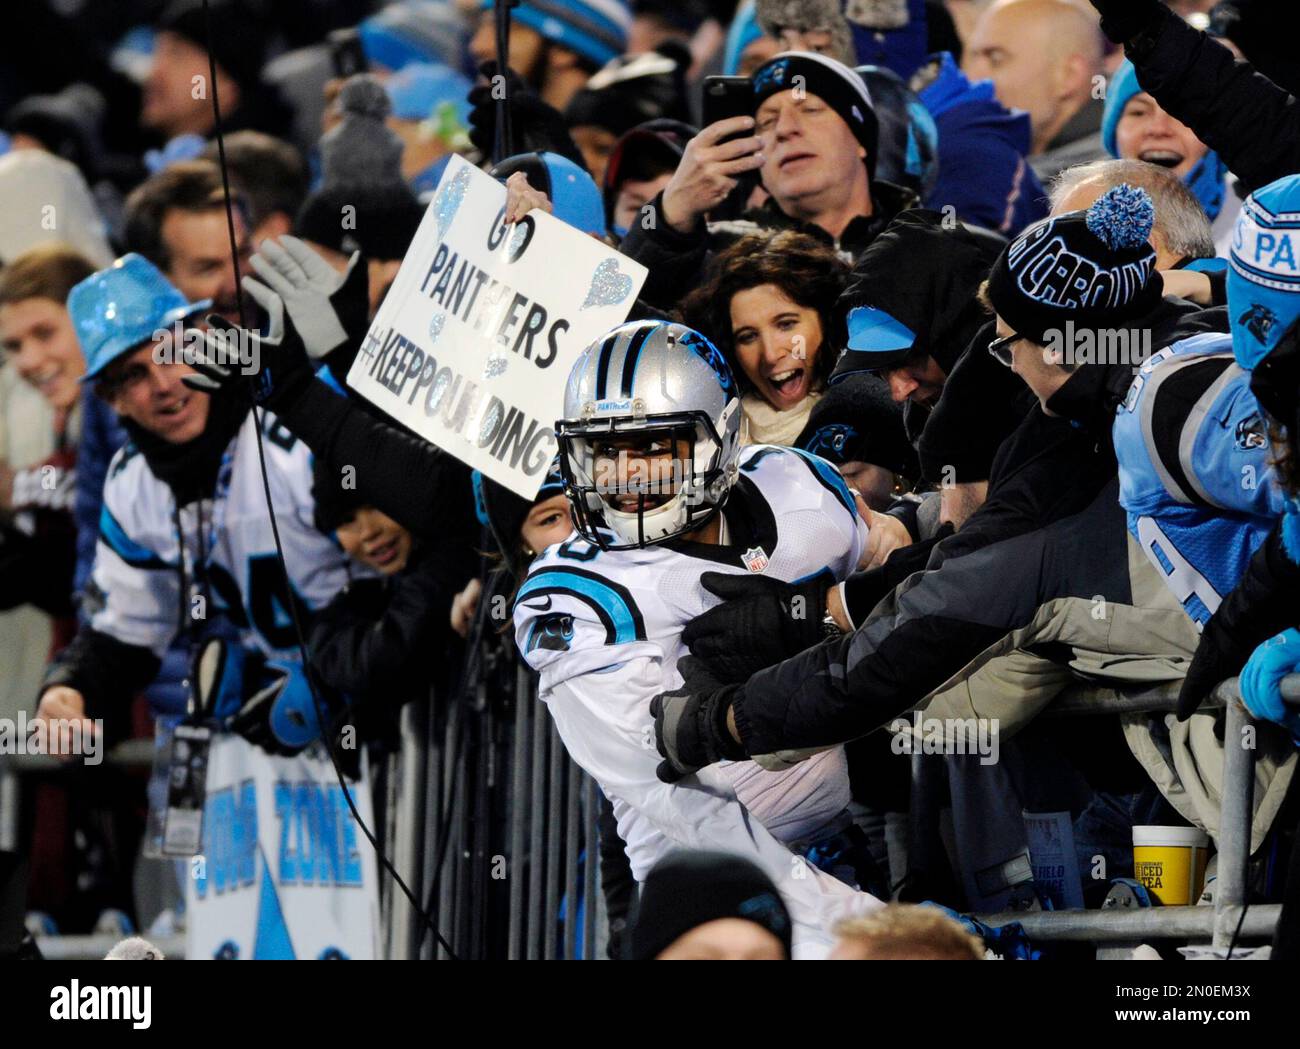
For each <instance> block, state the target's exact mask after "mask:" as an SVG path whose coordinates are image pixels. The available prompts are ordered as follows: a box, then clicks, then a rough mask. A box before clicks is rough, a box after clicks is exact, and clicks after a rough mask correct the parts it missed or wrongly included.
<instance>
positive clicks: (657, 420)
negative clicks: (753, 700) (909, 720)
mask: <svg viewBox="0 0 1300 1049" xmlns="http://www.w3.org/2000/svg"><path fill="white" fill-rule="evenodd" d="M739 426H740V401H739V399H738V398H737V392H736V384H735V381H734V379H733V378H732V375H731V372H730V370H729V369H728V367H727V364H726V363H725V361H724V360H723V358H722V355H721V354H720V353H719V352H718V350H717V349H716V347H714V346H713V344H712V343H710V342H709V341H708V340H707V339H706V338H704V336H702V335H700V334H699V333H698V332H696V331H693V330H692V329H690V328H687V327H685V326H683V325H680V324H673V323H668V322H664V321H639V322H632V323H628V324H624V325H622V326H621V327H618V328H615V329H614V330H613V331H611V332H609V333H608V334H607V335H605V336H604V337H602V338H601V339H600V340H598V341H597V342H595V343H593V344H592V345H591V346H589V347H587V349H586V350H584V351H583V353H582V354H581V356H580V357H579V358H578V360H577V362H576V363H575V365H574V367H573V370H572V372H571V373H570V376H569V383H568V386H567V389H566V392H565V404H564V418H563V419H562V420H560V421H559V422H558V423H557V425H556V437H557V440H558V442H559V452H560V465H561V470H562V474H563V478H564V487H565V492H566V494H567V496H568V498H569V500H570V503H571V505H572V508H573V514H574V526H575V534H574V535H572V536H571V537H570V538H569V539H568V540H567V541H565V542H563V543H560V544H558V545H556V546H553V547H551V548H549V549H548V550H547V551H546V552H545V553H544V554H543V555H542V556H541V557H539V558H538V559H537V560H536V561H535V562H533V564H532V566H531V568H530V571H529V573H528V576H527V578H526V579H525V580H524V582H523V584H522V585H521V586H520V588H519V592H518V595H517V598H516V602H515V609H514V625H515V636H516V640H517V642H518V644H519V648H520V651H521V652H523V654H524V657H525V658H526V659H527V661H528V662H529V664H530V665H531V666H532V667H533V668H534V669H535V670H537V671H538V672H539V673H540V675H541V683H540V696H541V698H542V700H543V701H544V702H545V703H546V704H547V706H548V708H549V709H550V712H551V715H552V717H554V719H555V723H556V726H557V728H558V730H559V733H560V736H561V738H562V739H563V741H564V744H565V746H566V748H567V749H568V751H569V753H570V754H571V755H572V757H573V759H574V760H575V761H576V762H577V763H578V764H579V765H581V766H582V767H583V768H584V769H585V770H586V771H587V772H588V773H589V774H590V775H591V776H592V777H593V778H595V779H596V781H597V782H598V783H599V784H600V787H601V789H602V790H603V791H604V792H605V794H606V795H607V796H608V797H609V798H610V800H611V801H612V803H613V806H614V813H615V816H616V818H617V821H618V829H619V835H620V837H622V838H623V840H624V841H626V842H627V846H628V855H629V858H630V860H631V862H632V869H633V873H634V875H635V876H636V877H637V879H638V880H641V879H643V878H644V877H645V875H646V873H647V872H648V871H649V870H650V868H651V867H652V866H653V865H654V863H655V862H656V861H657V860H659V859H660V858H662V857H663V856H664V855H665V854H667V853H668V852H670V851H673V850H674V849H682V848H685V849H715V850H716V849H722V850H726V851H730V852H734V853H738V854H741V855H745V856H748V857H749V858H751V859H753V860H755V861H756V862H758V863H759V864H761V865H762V866H763V868H764V869H765V870H766V871H767V873H768V874H769V875H770V876H771V877H772V878H773V879H774V880H775V881H776V883H777V885H778V886H779V887H780V889H781V892H782V894H783V895H784V897H785V899H786V901H787V903H788V905H789V907H790V912H791V915H792V917H793V922H794V943H795V953H796V957H800V956H804V957H808V956H818V955H823V954H825V953H826V952H827V950H828V949H829V946H830V943H831V941H832V939H833V937H831V935H830V934H829V931H828V930H829V929H830V927H831V925H832V924H833V922H834V919H835V918H837V917H839V916H842V915H844V914H845V913H851V912H853V911H860V910H865V909H869V908H872V907H874V906H878V905H879V901H878V900H876V899H875V897H873V896H870V895H868V894H866V893H863V892H858V891H856V890H854V889H853V888H851V887H850V886H849V885H847V884H845V883H844V882H842V881H839V880H837V879H836V878H834V877H831V876H829V875H828V874H825V873H823V871H821V870H819V869H817V867H815V866H813V865H812V864H810V863H808V862H806V861H805V860H804V859H803V858H802V857H801V856H798V855H796V854H795V853H794V852H792V851H791V848H790V847H794V848H796V849H798V850H799V851H801V852H805V853H808V852H811V851H812V850H814V849H817V850H819V853H818V854H820V855H825V853H826V852H827V851H831V852H834V851H836V849H837V848H838V847H840V846H842V845H844V844H846V843H847V842H848V841H849V840H850V839H851V834H850V832H849V830H848V828H849V826H850V824H849V821H848V819H847V815H846V813H845V808H846V806H847V804H848V802H849V783H848V776H847V769H846V764H845V759H844V754H843V751H842V749H841V748H838V747H836V748H833V749H830V750H826V751H823V752H822V753H820V754H817V755H815V756H814V757H813V758H812V759H810V760H809V761H807V762H804V763H802V764H798V765H795V766H794V767H793V768H789V769H786V770H785V771H782V772H770V771H767V770H766V769H764V768H760V767H759V766H758V765H757V764H755V763H753V762H751V761H747V760H738V761H724V762H723V763H722V764H720V765H716V766H712V767H710V768H708V769H704V770H702V771H701V772H700V773H699V775H697V776H690V777H687V778H685V779H682V780H680V781H678V782H676V783H672V784H669V783H664V782H661V781H660V779H659V778H658V776H657V775H656V767H657V765H658V763H659V756H658V754H657V753H656V751H655V742H654V718H653V716H652V713H651V710H650V701H651V699H652V698H653V697H654V696H655V695H656V693H659V692H662V691H665V690H666V689H670V688H673V687H676V686H677V685H679V684H680V682H681V680H682V677H681V674H680V673H679V672H678V660H679V659H680V658H681V657H682V656H683V655H685V654H686V652H687V649H686V645H685V644H684V643H683V641H682V628H683V627H684V626H685V625H686V623H688V622H689V621H690V620H691V619H693V618H694V617H695V616H697V615H699V614H700V613H701V612H703V611H704V610H705V609H707V608H709V607H712V606H713V605H715V604H716V603H717V600H718V596H719V595H720V594H722V593H723V591H724V590H725V588H724V587H721V586H717V585H716V584H715V587H714V589H715V590H716V591H717V592H716V593H711V592H710V590H709V589H706V587H705V586H704V585H703V584H702V582H701V576H702V575H703V574H704V573H705V572H717V573H723V574H725V575H736V576H748V575H750V574H751V573H761V574H763V575H766V576H769V577H772V578H774V579H780V580H783V581H786V582H792V581H796V580H802V579H808V578H811V577H814V576H817V575H822V574H825V575H827V576H829V577H830V578H832V579H833V580H836V581H838V580H840V579H843V578H844V577H845V576H847V575H848V574H849V573H850V572H852V571H853V570H854V568H855V567H856V566H857V564H858V562H859V559H860V557H861V554H862V551H863V549H864V546H865V544H866V541H867V526H866V524H865V523H864V521H863V519H862V517H861V515H860V514H859V511H858V507H857V504H856V502H855V500H854V497H853V495H852V494H851V493H850V491H849V489H848V487H847V485H846V484H845V483H844V480H843V479H842V478H841V477H840V475H839V474H838V473H837V472H836V471H835V469H834V468H833V467H832V466H830V464H828V463H826V462H825V461H824V460H821V459H819V458H817V457H816V456H813V455H809V454H807V453H805V452H801V451H797V450H795V449H792V448H780V447H775V446H770V445H754V446H750V447H748V448H746V449H744V451H741V450H740V449H739V447H738V445H739V441H738V435H739ZM791 611H792V615H794V616H796V617H798V616H800V615H807V616H817V617H818V618H820V617H821V615H822V610H821V609H816V608H813V607H811V606H810V607H809V608H807V609H792V610H791ZM827 629H828V630H830V629H834V627H833V625H828V627H827ZM687 658H689V657H687ZM722 756H723V757H724V758H726V757H736V758H743V757H744V754H743V752H741V751H740V749H739V748H737V753H735V754H733V755H722ZM828 843H829V844H828Z"/></svg>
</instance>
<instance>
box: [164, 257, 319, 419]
mask: <svg viewBox="0 0 1300 1049" xmlns="http://www.w3.org/2000/svg"><path fill="white" fill-rule="evenodd" d="M243 286H244V290H245V291H247V292H248V294H249V295H251V296H252V297H253V298H254V299H255V300H256V301H257V303H258V305H260V306H261V307H262V308H263V309H264V310H265V311H266V315H267V333H266V334H265V335H259V334H258V333H257V332H253V331H249V330H248V329H246V328H240V327H239V326H238V325H237V324H235V323H234V322H232V321H229V320H226V318H224V317H221V316H219V315H218V314H215V313H212V314H209V315H208V324H209V325H210V326H211V327H210V328H209V329H208V330H207V331H206V332H204V333H203V346H202V348H201V349H200V350H199V352H198V353H197V354H196V355H195V357H194V358H193V360H192V361H191V362H190V363H191V364H193V366H194V374H193V375H186V376H185V377H184V378H182V379H181V382H183V383H184V384H185V385H186V386H188V387H190V388H191V389H194V390H199V391H200V392H202V393H207V394H227V395H228V394H232V393H234V394H243V395H246V396H251V397H252V398H253V399H254V400H256V401H257V402H259V403H260V404H265V405H268V406H270V407H272V408H274V407H275V406H276V404H278V403H282V402H288V401H292V400H293V399H294V398H295V397H296V396H297V395H298V394H299V393H300V392H301V391H302V390H303V388H304V387H305V386H306V384H308V383H310V382H312V381H313V380H314V378H315V375H316V373H315V370H314V369H313V368H312V366H311V362H310V360H309V359H308V357H307V349H306V347H305V346H304V345H303V341H302V336H300V335H299V334H298V330H297V328H295V327H294V325H293V321H292V320H291V319H290V318H289V317H288V316H287V315H286V313H285V309H284V300H282V299H281V298H280V296H279V295H277V294H276V293H275V292H273V291H272V290H271V289H270V288H268V287H267V286H266V285H265V284H263V283H261V282H260V281H258V280H257V279H256V278H254V277H245V278H244V279H243ZM250 358H251V359H250Z"/></svg>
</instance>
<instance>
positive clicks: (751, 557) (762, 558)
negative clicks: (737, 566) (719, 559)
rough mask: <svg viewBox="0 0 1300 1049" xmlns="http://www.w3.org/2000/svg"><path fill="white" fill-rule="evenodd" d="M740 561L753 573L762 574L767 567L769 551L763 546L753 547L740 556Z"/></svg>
mask: <svg viewBox="0 0 1300 1049" xmlns="http://www.w3.org/2000/svg"><path fill="white" fill-rule="evenodd" d="M740 559H741V560H742V561H744V562H745V567H746V568H748V569H749V570H750V571H751V572H761V571H763V569H765V568H766V567H767V551H765V550H764V549H763V548H762V547H761V546H751V547H750V548H749V549H748V550H746V551H745V552H744V553H743V554H741V555H740Z"/></svg>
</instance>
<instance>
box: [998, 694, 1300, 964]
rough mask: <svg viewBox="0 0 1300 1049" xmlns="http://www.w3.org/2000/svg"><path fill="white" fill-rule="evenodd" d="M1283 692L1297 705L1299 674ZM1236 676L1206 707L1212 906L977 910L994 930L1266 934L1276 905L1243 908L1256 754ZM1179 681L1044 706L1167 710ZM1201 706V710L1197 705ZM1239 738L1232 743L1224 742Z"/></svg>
mask: <svg viewBox="0 0 1300 1049" xmlns="http://www.w3.org/2000/svg"><path fill="white" fill-rule="evenodd" d="M1282 696H1283V698H1284V699H1285V700H1286V701H1287V703H1289V704H1300V674H1293V675H1291V676H1289V677H1287V678H1286V679H1285V680H1284V681H1283V682H1282ZM1240 699H1241V696H1240V692H1239V690H1238V685H1237V679H1236V678H1231V679H1230V680H1228V681H1225V682H1223V683H1222V684H1220V685H1219V686H1218V688H1216V689H1215V690H1214V693H1213V694H1212V696H1211V697H1210V700H1209V702H1208V703H1207V704H1206V705H1207V706H1209V707H1224V708H1225V719H1226V721H1225V726H1224V733H1223V738H1224V740H1225V746H1224V748H1223V755H1224V757H1223V788H1222V803H1221V804H1222V808H1221V810H1220V816H1219V836H1218V842H1217V844H1218V853H1217V855H1218V875H1217V880H1216V882H1215V887H1214V905H1213V907H1208V906H1204V907H1154V908H1150V909H1145V910H1138V909H1123V910H1120V909H1116V910H1055V911H1032V912H1019V911H1008V912H1003V913H999V914H991V915H976V917H978V918H979V919H980V920H981V921H983V922H984V923H985V924H988V925H992V926H994V927H996V926H1000V925H1005V924H1008V923H1010V922H1019V923H1020V924H1021V925H1022V926H1023V928H1024V930H1025V933H1026V934H1027V935H1028V936H1029V938H1030V939H1031V940H1041V941H1088V942H1091V943H1095V944H1097V945H1098V946H1102V945H1106V944H1130V943H1137V942H1140V941H1142V940H1144V939H1174V938H1189V939H1193V940H1209V941H1210V943H1211V945H1212V946H1214V947H1225V948H1226V947H1229V946H1231V945H1232V944H1233V943H1234V942H1235V941H1236V940H1238V939H1249V940H1255V941H1259V940H1261V939H1270V938H1271V937H1272V935H1273V932H1274V930H1275V929H1276V928H1277V922H1278V918H1279V916H1280V914H1281V910H1282V908H1281V905H1279V904H1254V905H1249V904H1248V900H1247V894H1248V891H1249V874H1250V856H1251V850H1250V842H1251V824H1252V822H1253V817H1254V792H1255V752H1254V750H1253V749H1252V748H1250V747H1247V746H1244V745H1241V742H1240V741H1242V740H1243V739H1244V738H1245V733H1244V732H1243V730H1244V729H1245V728H1246V726H1247V725H1249V724H1251V723H1252V719H1251V716H1250V714H1249V713H1248V712H1247V711H1246V710H1245V708H1244V707H1243V706H1242V705H1241V702H1240ZM1177 705H1178V685H1177V684H1171V685H1167V686H1164V687H1160V688H1151V689H1141V690H1133V691H1121V692H1115V691H1112V690H1104V691H1098V690H1095V689H1088V688H1082V687H1081V688H1077V689H1071V690H1069V691H1068V692H1066V693H1065V694H1064V695H1062V696H1061V698H1060V699H1058V700H1057V701H1056V702H1055V703H1054V704H1053V706H1052V708H1050V711H1051V715H1052V716H1054V717H1087V716H1103V715H1115V714H1137V713H1171V712H1173V711H1174V710H1175V709H1176V708H1177ZM1203 709H1204V708H1203ZM1233 740H1235V741H1238V743H1237V745H1232V744H1231V743H1229V742H1226V741H1233Z"/></svg>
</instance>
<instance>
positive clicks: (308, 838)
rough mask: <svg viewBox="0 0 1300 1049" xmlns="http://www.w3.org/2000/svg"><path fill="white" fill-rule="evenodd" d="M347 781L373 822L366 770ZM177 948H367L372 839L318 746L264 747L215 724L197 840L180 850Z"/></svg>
mask: <svg viewBox="0 0 1300 1049" xmlns="http://www.w3.org/2000/svg"><path fill="white" fill-rule="evenodd" d="M362 770H363V773H362V777H361V779H360V780H359V781H357V782H352V781H349V782H348V792H349V793H350V794H351V795H352V801H353V803H354V804H355V805H356V807H357V811H358V812H359V813H360V814H361V818H362V819H363V820H365V822H366V826H368V827H373V826H374V818H373V815H372V811H371V805H370V782H369V777H368V776H367V775H366V774H365V771H364V770H365V762H364V761H363V762H362ZM177 862H179V863H183V864H188V868H189V869H188V870H187V871H186V890H185V909H186V926H185V956H186V957H187V958H200V959H202V958H229V959H247V958H258V959H261V958H280V959H284V958H303V959H326V960H329V959H348V958H357V959H369V958H375V957H378V948H377V944H378V938H379V888H378V886H379V883H378V876H377V872H376V862H375V854H374V850H373V849H371V848H370V843H369V842H368V841H366V837H365V835H364V834H363V833H362V831H361V828H359V827H358V826H357V825H356V822H355V821H354V820H353V818H352V814H351V812H350V811H349V810H348V803H347V799H346V798H344V797H343V788H342V787H340V786H339V782H338V778H337V777H336V776H335V774H334V767H333V765H332V764H331V763H330V760H329V758H328V757H327V756H325V755H323V754H319V753H317V751H316V750H315V748H309V749H308V750H306V751H303V752H302V753H301V754H297V755H295V756H294V757H291V758H283V757H273V756H271V755H270V754H267V753H266V752H265V751H263V750H262V749H260V748H259V747H255V746H253V744H251V743H249V742H247V741H246V740H244V739H242V738H240V737H239V736H230V735H218V736H216V737H215V738H214V739H213V741H212V751H211V753H210V755H209V758H208V778H207V798H206V801H205V804H204V809H203V850H202V852H200V854H199V855H198V856H195V857H193V858H191V859H189V860H179V861H177Z"/></svg>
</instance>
